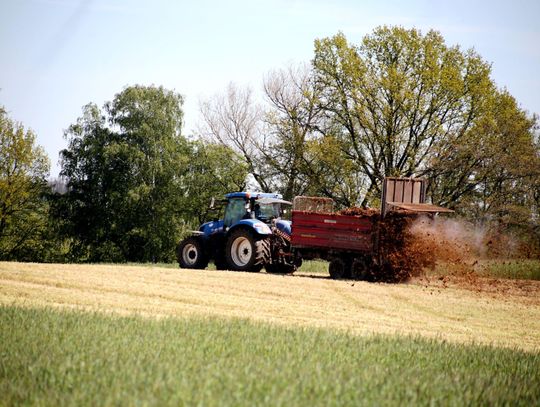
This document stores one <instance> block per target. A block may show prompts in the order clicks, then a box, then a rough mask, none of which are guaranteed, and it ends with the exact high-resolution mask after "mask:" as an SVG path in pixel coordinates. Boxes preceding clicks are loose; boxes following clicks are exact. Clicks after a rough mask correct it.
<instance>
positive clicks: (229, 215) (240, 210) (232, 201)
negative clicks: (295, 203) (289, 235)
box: [223, 192, 291, 229]
mask: <svg viewBox="0 0 540 407" xmlns="http://www.w3.org/2000/svg"><path fill="white" fill-rule="evenodd" d="M225 197H226V203H227V204H226V206H225V215H224V217H223V226H224V228H225V229H227V228H230V227H231V226H233V225H235V224H236V223H238V222H239V221H241V220H242V219H257V220H259V221H262V222H264V223H266V224H270V223H271V222H272V220H274V219H278V218H281V217H282V216H283V214H284V209H283V207H282V205H291V203H290V202H288V201H284V200H283V199H282V196H281V195H280V194H269V193H250V192H233V193H230V194H227V195H225Z"/></svg>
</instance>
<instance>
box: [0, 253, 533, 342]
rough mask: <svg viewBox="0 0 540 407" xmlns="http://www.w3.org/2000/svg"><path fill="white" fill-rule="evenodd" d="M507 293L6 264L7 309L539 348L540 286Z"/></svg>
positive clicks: (1, 274)
mask: <svg viewBox="0 0 540 407" xmlns="http://www.w3.org/2000/svg"><path fill="white" fill-rule="evenodd" d="M524 288H526V290H525V289H515V290H514V289H512V290H510V291H505V292H499V291H497V292H475V291H471V290H468V289H461V288H459V287H449V288H446V289H443V288H442V287H429V286H428V287H425V286H422V285H419V284H416V283H414V284H398V285H388V284H372V283H364V282H352V281H334V280H330V279H328V278H326V277H324V276H317V275H313V276H296V277H295V276H279V275H268V274H263V273H235V272H227V271H211V270H205V271H198V270H180V269H166V268H157V267H132V266H105V265H68V264H28V263H2V262H0V304H10V305H11V304H15V305H23V306H28V307H36V306H37V307H39V306H54V307H63V308H78V309H85V310H93V311H101V312H116V313H119V314H123V315H125V314H142V315H145V316H148V317H163V316H191V315H203V316H206V315H212V316H217V317H238V318H249V319H252V320H254V321H264V322H272V323H276V324H281V325H289V326H315V327H323V328H331V329H339V330H342V331H350V332H352V333H355V334H357V335H366V334H371V333H381V334H394V333H398V334H405V335H422V336H425V337H429V338H443V339H445V340H449V341H452V342H459V343H470V342H477V343H484V344H494V345H497V346H506V347H520V348H522V349H525V350H539V349H540V283H538V282H536V281H531V282H527V283H526V287H524Z"/></svg>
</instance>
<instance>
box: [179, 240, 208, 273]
mask: <svg viewBox="0 0 540 407" xmlns="http://www.w3.org/2000/svg"><path fill="white" fill-rule="evenodd" d="M176 258H177V260H178V264H179V265H180V268H183V269H204V268H206V266H208V256H207V255H206V253H205V252H204V247H203V243H202V241H201V239H199V238H197V237H195V236H191V237H188V238H186V239H184V240H182V241H181V242H180V243H179V244H178V247H177V248H176Z"/></svg>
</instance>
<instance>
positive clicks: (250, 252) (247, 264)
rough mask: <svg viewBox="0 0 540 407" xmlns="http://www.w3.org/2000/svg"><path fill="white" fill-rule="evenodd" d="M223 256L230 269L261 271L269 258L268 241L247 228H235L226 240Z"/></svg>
mask: <svg viewBox="0 0 540 407" xmlns="http://www.w3.org/2000/svg"><path fill="white" fill-rule="evenodd" d="M225 258H226V260H227V264H228V266H229V268H230V269H231V270H236V271H252V272H258V271H261V269H262V268H263V266H264V265H265V264H266V263H268V260H269V259H270V241H269V239H268V238H261V237H258V236H256V235H254V233H252V232H251V231H249V230H247V229H238V230H235V231H234V232H232V233H231V235H230V236H229V239H228V240H227V246H226V248H225Z"/></svg>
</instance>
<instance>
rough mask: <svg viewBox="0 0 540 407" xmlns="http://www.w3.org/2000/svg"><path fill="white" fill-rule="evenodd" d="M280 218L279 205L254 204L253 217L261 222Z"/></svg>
mask: <svg viewBox="0 0 540 407" xmlns="http://www.w3.org/2000/svg"><path fill="white" fill-rule="evenodd" d="M280 216H281V204H279V203H272V204H258V203H256V204H255V217H256V218H257V219H260V220H262V221H263V222H269V221H271V220H272V219H275V218H279V217H280Z"/></svg>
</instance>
